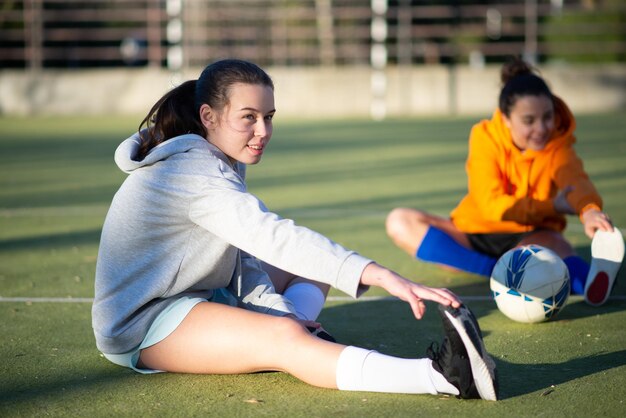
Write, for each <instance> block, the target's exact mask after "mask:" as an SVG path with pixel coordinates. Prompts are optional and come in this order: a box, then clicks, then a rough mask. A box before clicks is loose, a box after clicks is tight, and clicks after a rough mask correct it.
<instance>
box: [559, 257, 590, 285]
mask: <svg viewBox="0 0 626 418" xmlns="http://www.w3.org/2000/svg"><path fill="white" fill-rule="evenodd" d="M563 261H564V262H565V265H566V266H567V270H568V271H569V283H570V286H571V293H573V294H575V295H582V294H583V293H585V282H586V281H587V275H588V274H589V264H587V262H586V261H585V260H583V259H582V258H580V257H579V256H577V255H570V256H569V257H565V258H564V259H563Z"/></svg>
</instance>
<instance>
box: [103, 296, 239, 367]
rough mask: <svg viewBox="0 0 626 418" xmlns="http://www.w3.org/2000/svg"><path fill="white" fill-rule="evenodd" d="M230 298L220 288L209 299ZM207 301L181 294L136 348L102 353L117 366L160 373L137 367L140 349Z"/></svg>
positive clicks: (228, 300) (224, 300)
mask: <svg viewBox="0 0 626 418" xmlns="http://www.w3.org/2000/svg"><path fill="white" fill-rule="evenodd" d="M231 298H232V296H230V295H227V294H226V292H225V291H222V289H218V290H216V291H215V292H213V297H212V298H211V299H210V301H211V302H217V303H224V304H227V305H233V300H232V299H231ZM208 301H209V300H207V299H204V298H197V297H189V296H183V297H181V298H180V299H178V300H177V301H176V302H173V303H172V304H171V305H170V306H168V307H167V308H166V309H165V310H164V311H163V312H161V313H160V314H159V315H158V316H157V317H156V319H155V320H154V322H153V323H152V325H150V328H149V329H148V333H147V334H146V336H145V338H144V339H143V341H142V342H141V344H139V346H138V347H137V348H135V349H134V350H131V351H129V352H127V353H122V354H107V353H102V354H103V355H104V357H105V358H106V359H108V360H109V361H111V362H113V363H115V364H117V365H119V366H123V367H128V368H131V369H133V370H134V371H136V372H139V373H142V374H150V373H162V372H163V370H152V369H139V368H137V362H138V361H139V354H141V350H143V349H144V348H148V347H150V346H152V345H154V344H156V343H158V342H159V341H162V340H164V339H165V338H166V337H167V336H168V335H170V334H171V333H172V332H174V330H175V329H176V328H178V326H179V325H180V323H181V322H183V319H185V317H186V316H187V314H189V312H190V311H191V310H192V309H193V307H194V306H196V305H197V304H198V303H200V302H208ZM235 303H236V301H235Z"/></svg>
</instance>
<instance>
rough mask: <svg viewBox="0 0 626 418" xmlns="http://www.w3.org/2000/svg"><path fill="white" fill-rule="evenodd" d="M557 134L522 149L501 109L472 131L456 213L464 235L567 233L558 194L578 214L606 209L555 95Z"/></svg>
mask: <svg viewBox="0 0 626 418" xmlns="http://www.w3.org/2000/svg"><path fill="white" fill-rule="evenodd" d="M554 105H555V118H556V120H555V130H554V133H553V135H552V138H551V139H550V140H549V141H548V143H547V144H546V147H545V148H544V149H543V150H541V151H533V150H526V151H520V150H519V149H518V148H517V147H516V146H515V145H514V144H513V140H512V139H511V133H510V132H509V129H508V128H507V127H506V125H505V124H504V119H503V116H502V113H501V112H500V110H499V109H498V110H496V111H495V112H494V114H493V116H492V118H491V120H483V121H481V122H479V123H478V124H476V125H474V127H473V128H472V131H471V134H470V139H469V154H468V157H467V163H466V172H467V177H468V194H467V195H466V196H465V197H464V198H463V199H462V200H461V202H460V203H459V205H458V206H457V207H456V208H455V209H454V210H453V211H452V213H451V218H452V221H453V222H454V224H455V225H456V227H457V228H458V229H459V230H460V231H463V232H465V233H517V232H525V231H531V230H534V229H537V228H543V229H551V230H555V231H563V230H564V229H565V226H566V220H565V216H564V215H563V214H559V213H557V212H556V211H555V210H554V205H553V203H552V199H553V198H554V197H555V196H556V194H557V192H558V191H559V190H562V189H565V188H566V187H567V186H573V190H572V191H571V192H570V193H569V194H568V195H567V200H568V202H569V204H570V205H571V206H572V207H573V208H574V209H575V211H576V213H577V214H579V215H580V214H581V213H582V212H583V211H585V210H587V209H589V208H592V207H594V208H597V209H601V208H602V199H601V197H600V195H599V194H598V192H597V191H596V188H595V187H594V185H593V183H592V182H591V181H590V180H589V177H588V176H587V173H585V171H584V168H583V163H582V161H581V160H580V158H579V157H578V156H577V155H576V152H575V151H574V142H576V138H575V137H574V129H575V128H576V122H575V120H574V116H573V115H572V113H571V112H570V110H569V109H568V107H567V105H566V104H565V103H564V102H563V101H562V100H561V99H559V98H558V97H554Z"/></svg>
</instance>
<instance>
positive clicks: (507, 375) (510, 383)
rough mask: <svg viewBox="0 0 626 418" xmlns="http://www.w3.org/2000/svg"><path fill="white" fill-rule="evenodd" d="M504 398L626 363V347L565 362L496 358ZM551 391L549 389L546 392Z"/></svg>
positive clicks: (545, 387)
mask: <svg viewBox="0 0 626 418" xmlns="http://www.w3.org/2000/svg"><path fill="white" fill-rule="evenodd" d="M495 360H496V367H497V370H498V377H499V380H500V399H507V398H514V397H516V396H521V395H526V394H528V393H531V392H535V391H538V390H542V389H546V390H549V388H550V387H551V386H552V385H554V386H557V385H559V384H562V383H567V382H569V381H572V380H576V379H579V378H581V377H584V376H589V375H592V374H596V373H599V372H602V371H605V370H610V369H613V368H615V367H620V366H624V365H626V350H621V351H615V352H612V353H601V354H594V355H590V356H584V357H579V358H576V359H572V360H568V361H565V362H562V363H535V364H515V363H510V362H507V361H504V360H502V359H495ZM544 393H546V394H547V392H544Z"/></svg>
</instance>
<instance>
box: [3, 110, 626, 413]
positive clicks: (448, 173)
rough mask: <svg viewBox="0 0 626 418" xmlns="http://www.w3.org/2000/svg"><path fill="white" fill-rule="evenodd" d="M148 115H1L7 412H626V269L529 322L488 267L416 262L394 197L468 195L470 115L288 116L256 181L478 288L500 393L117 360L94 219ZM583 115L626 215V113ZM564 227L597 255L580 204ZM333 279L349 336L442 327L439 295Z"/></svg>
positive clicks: (429, 269) (440, 278)
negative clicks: (402, 239) (98, 311)
mask: <svg viewBox="0 0 626 418" xmlns="http://www.w3.org/2000/svg"><path fill="white" fill-rule="evenodd" d="M140 119H141V118H140V117H137V118H124V119H119V118H118V119H104V118H72V119H70V118H59V119H57V118H55V119H52V118H28V119H7V118H4V119H2V118H0V146H1V147H2V153H1V154H0V318H1V319H0V338H1V340H0V341H1V343H0V358H1V359H2V360H1V361H0V416H6V417H13V416H43V415H52V416H60V415H69V416H113V415H120V416H198V415H212V416H276V417H278V416H280V417H296V416H307V417H308V416H311V417H321V416H324V417H330V416H341V417H344V416H355V417H357V416H358V417H361V416H371V417H383V416H389V417H398V416H417V415H421V416H429V417H430V416H462V417H466V416H468V417H481V418H488V417H500V416H515V417H525V416H528V417H531V416H532V417H537V416H546V417H589V416H613V417H621V416H624V411H626V405H624V398H626V277H625V276H626V273H624V270H625V269H622V271H621V273H620V277H619V281H618V284H617V286H616V288H615V290H614V293H613V296H614V297H613V298H612V299H611V300H610V301H609V302H608V303H607V304H606V305H604V306H602V307H600V308H591V307H588V306H587V305H586V304H585V303H584V302H582V300H581V299H580V298H570V301H569V303H568V306H566V308H565V309H564V310H563V311H562V312H561V314H560V315H559V317H558V318H557V319H556V320H555V321H552V322H547V323H542V324H535V325H526V324H519V323H515V322H512V321H510V320H508V319H507V318H506V317H504V315H502V314H501V313H500V312H499V311H498V310H497V308H496V306H495V303H494V302H493V301H491V300H490V299H489V296H488V295H489V288H488V283H487V281H486V280H484V279H482V278H479V277H475V276H472V275H468V274H452V273H447V272H444V271H442V270H439V269H437V268H434V267H433V266H431V265H427V264H422V263H419V262H417V261H415V260H412V259H411V258H410V257H408V256H406V255H404V254H403V253H401V252H400V251H399V250H398V249H396V248H395V247H394V246H393V245H392V244H391V243H390V241H389V240H388V239H387V238H386V236H385V233H384V226H383V223H384V218H385V215H386V213H387V212H388V211H389V210H390V209H392V208H394V207H396V206H412V207H419V208H423V209H427V210H429V211H431V212H435V213H439V214H441V215H445V214H447V213H448V212H449V210H450V209H451V208H452V207H453V206H454V205H455V204H456V203H457V202H458V200H459V199H460V197H461V196H462V195H463V193H464V190H465V175H464V167H463V164H464V159H465V154H466V151H467V134H468V131H469V128H470V127H471V125H472V123H473V122H474V121H475V120H474V119H469V118H455V119H449V118H441V119H428V120H426V119H424V120H421V119H417V120H395V121H385V122H378V123H376V122H370V121H357V120H355V121H316V122H311V121H307V122H295V121H288V122H281V121H280V119H278V120H277V121H276V124H275V133H274V138H273V140H272V144H271V145H270V148H269V150H268V153H267V154H266V156H265V157H264V160H263V162H262V163H261V164H259V165H258V166H254V167H251V168H250V170H249V173H248V181H249V186H250V190H251V191H252V192H253V193H255V194H256V195H258V196H259V197H260V198H261V199H262V200H264V201H265V203H266V204H267V205H268V206H269V207H270V208H271V209H272V210H274V211H275V212H277V213H279V214H281V215H282V216H284V217H290V218H293V219H295V220H296V221H297V222H298V223H300V224H302V225H305V226H308V227H310V228H312V229H314V230H317V231H319V232H322V233H324V234H326V235H327V236H329V237H330V238H332V239H334V240H336V241H337V242H339V243H341V244H343V245H345V246H347V247H349V248H352V249H355V250H357V251H359V252H360V253H362V254H363V255H365V256H368V257H370V258H373V259H375V260H377V261H379V262H380V263H382V264H385V265H387V266H389V267H391V268H393V269H395V270H397V271H398V272H400V273H401V274H403V275H405V276H407V277H409V278H411V279H414V280H416V281H420V282H423V283H426V284H428V285H436V286H446V287H449V288H451V289H452V290H453V291H455V292H457V293H458V294H459V295H461V296H464V297H467V301H468V305H469V306H470V307H471V308H472V309H473V310H474V312H475V313H476V314H477V316H478V317H479V320H480V323H481V327H482V329H483V332H484V334H485V343H486V345H487V348H488V349H489V350H490V352H492V354H493V356H494V358H495V360H496V362H497V365H498V370H499V376H500V379H501V381H500V387H501V390H500V395H501V397H502V400H501V401H498V402H495V403H493V402H485V401H463V400H458V399H455V398H453V397H443V396H429V395H421V396H415V395H392V394H375V393H348V392H339V391H333V390H325V389H319V388H315V387H311V386H308V385H306V384H304V383H301V382H300V381H298V380H296V379H295V378H292V377H291V376H289V375H286V374H283V373H260V374H253V375H236V376H196V375H181V374H159V375H152V376H143V375H138V374H135V373H134V372H131V371H129V370H126V369H123V368H121V367H118V366H115V365H113V364H111V363H109V362H108V361H107V360H105V359H104V358H103V357H101V355H100V354H99V353H98V351H97V350H96V347H95V342H94V338H93V334H92V331H91V317H90V307H91V305H90V303H89V302H90V298H91V297H92V296H93V276H94V270H95V261H96V254H97V247H98V240H99V235H100V228H101V226H102V222H103V219H104V216H105V214H106V211H107V208H108V204H109V202H110V200H111V198H112V196H113V194H114V193H115V191H116V189H117V187H118V186H119V184H120V183H121V182H122V180H123V178H124V175H123V174H122V173H121V172H119V171H118V170H117V168H116V167H115V165H114V163H113V151H114V150H115V147H116V146H117V145H118V143H119V142H120V141H121V140H123V139H124V138H126V137H127V136H128V135H129V134H130V133H132V131H133V130H134V129H135V128H136V125H137V124H138V121H139V120H140ZM578 125H579V127H578V130H577V137H578V145H577V149H578V151H579V153H580V155H581V156H582V158H583V160H584V161H585V167H586V168H587V171H588V173H589V174H590V176H591V178H592V180H593V181H594V182H595V184H596V186H597V187H598V189H599V190H600V192H601V194H602V195H603V197H604V200H605V209H606V210H607V212H608V213H609V214H610V215H611V216H612V218H613V220H614V222H615V224H616V225H618V226H621V227H623V228H626V209H625V208H626V193H625V192H626V164H624V161H625V156H626V140H625V139H624V131H625V130H626V120H625V119H624V117H623V115H622V114H608V115H594V116H583V117H580V118H579V121H578ZM567 236H568V237H569V238H570V239H571V241H572V242H573V243H574V244H575V245H576V247H577V249H578V250H579V252H580V254H581V255H582V256H583V257H585V258H588V257H589V241H588V239H587V238H586V237H585V236H584V234H583V231H582V228H581V225H580V222H579V221H578V220H577V219H576V218H571V222H570V226H569V227H568V230H567ZM368 296H374V297H376V296H385V294H384V293H383V292H381V291H377V290H372V291H371V292H370V293H369V294H368ZM331 297H332V300H331V301H330V302H328V304H327V306H326V308H325V309H324V311H323V312H322V316H321V318H320V320H321V322H322V323H323V324H324V325H325V327H326V328H327V329H328V330H329V331H330V332H331V333H332V334H334V335H335V336H336V337H337V338H338V339H339V340H340V342H343V343H346V344H354V345H359V346H363V347H367V348H371V349H376V350H378V351H381V352H384V353H388V354H393V355H397V356H403V357H423V356H425V350H426V348H427V347H428V345H429V344H430V342H431V341H433V340H439V339H440V337H441V335H442V334H441V329H440V323H439V319H438V316H437V314H436V310H435V309H434V308H435V306H434V305H429V311H428V313H427V315H426V317H425V318H424V319H423V320H422V321H415V320H414V319H412V317H411V314H410V312H409V308H408V306H406V305H405V304H403V303H401V302H399V301H396V300H389V299H382V300H377V299H376V298H369V299H364V300H361V301H358V302H354V301H350V300H345V299H343V298H341V294H340V293H338V292H336V291H332V292H331Z"/></svg>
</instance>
